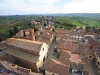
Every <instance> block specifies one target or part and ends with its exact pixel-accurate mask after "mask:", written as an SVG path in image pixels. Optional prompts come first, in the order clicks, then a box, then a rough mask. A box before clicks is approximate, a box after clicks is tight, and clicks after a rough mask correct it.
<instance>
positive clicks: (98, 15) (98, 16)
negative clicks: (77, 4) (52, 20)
mask: <svg viewBox="0 0 100 75" xmlns="http://www.w3.org/2000/svg"><path fill="white" fill-rule="evenodd" d="M39 15H43V16H68V17H92V18H100V13H69V14H63V13H62V14H39Z"/></svg>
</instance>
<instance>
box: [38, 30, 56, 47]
mask: <svg viewBox="0 0 100 75" xmlns="http://www.w3.org/2000/svg"><path fill="white" fill-rule="evenodd" d="M54 37H55V35H54V33H53V32H52V31H50V32H49V31H48V30H46V31H44V32H43V33H42V34H41V36H40V37H39V38H38V39H37V41H40V42H45V43H46V44H47V45H48V48H49V47H50V45H51V43H52V41H53V39H54Z"/></svg>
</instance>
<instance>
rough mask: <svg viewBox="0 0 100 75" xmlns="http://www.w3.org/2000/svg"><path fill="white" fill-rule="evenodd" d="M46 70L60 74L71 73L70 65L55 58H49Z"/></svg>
mask: <svg viewBox="0 0 100 75" xmlns="http://www.w3.org/2000/svg"><path fill="white" fill-rule="evenodd" d="M45 70H47V71H49V72H52V73H56V74H59V75H69V67H68V66H66V65H65V64H63V63H61V62H59V61H57V60H54V59H49V61H48V62H47V64H46V67H45Z"/></svg>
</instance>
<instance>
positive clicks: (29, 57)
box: [4, 48, 39, 63]
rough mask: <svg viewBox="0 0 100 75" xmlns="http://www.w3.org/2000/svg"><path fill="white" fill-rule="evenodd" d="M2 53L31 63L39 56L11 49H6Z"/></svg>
mask: <svg viewBox="0 0 100 75" xmlns="http://www.w3.org/2000/svg"><path fill="white" fill-rule="evenodd" d="M4 53H6V54H9V55H12V56H15V57H17V58H20V59H24V60H27V61H30V62H33V63H36V62H37V60H38V58H39V56H37V55H34V54H32V53H28V52H25V51H22V50H16V49H11V48H10V49H6V50H5V51H4Z"/></svg>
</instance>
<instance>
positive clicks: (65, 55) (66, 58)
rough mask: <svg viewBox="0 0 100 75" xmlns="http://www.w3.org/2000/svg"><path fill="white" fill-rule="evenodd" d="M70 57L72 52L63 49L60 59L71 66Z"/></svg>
mask: <svg viewBox="0 0 100 75" xmlns="http://www.w3.org/2000/svg"><path fill="white" fill-rule="evenodd" d="M69 58H70V54H69V53H67V52H66V51H64V50H63V51H62V52H61V54H60V57H59V61H60V62H62V63H63V64H65V65H67V66H69V67H70V62H69Z"/></svg>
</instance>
